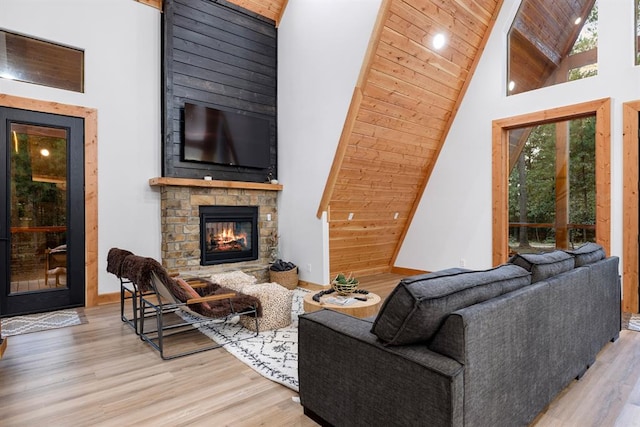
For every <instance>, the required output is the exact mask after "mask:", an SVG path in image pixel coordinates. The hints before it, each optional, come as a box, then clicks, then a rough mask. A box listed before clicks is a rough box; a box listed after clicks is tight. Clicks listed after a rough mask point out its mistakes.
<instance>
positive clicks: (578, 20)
mask: <svg viewBox="0 0 640 427" xmlns="http://www.w3.org/2000/svg"><path fill="white" fill-rule="evenodd" d="M581 22H582V18H580V17H579V16H578V17H577V18H576V20H575V21H573V23H574V24H576V25H578V24H579V23H581Z"/></svg>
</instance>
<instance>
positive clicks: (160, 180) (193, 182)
mask: <svg viewBox="0 0 640 427" xmlns="http://www.w3.org/2000/svg"><path fill="white" fill-rule="evenodd" d="M149 185H150V186H152V187H164V186H174V187H207V188H242V189H245V190H268V191H282V184H269V183H266V182H264V183H263V182H243V181H216V180H212V181H206V180H204V179H188V178H169V177H156V178H151V179H149Z"/></svg>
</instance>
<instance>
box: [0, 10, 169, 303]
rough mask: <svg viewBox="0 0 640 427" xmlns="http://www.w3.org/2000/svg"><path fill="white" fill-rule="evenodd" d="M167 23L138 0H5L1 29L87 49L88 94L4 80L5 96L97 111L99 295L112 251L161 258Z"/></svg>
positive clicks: (112, 286) (108, 285)
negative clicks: (158, 181)
mask: <svg viewBox="0 0 640 427" xmlns="http://www.w3.org/2000/svg"><path fill="white" fill-rule="evenodd" d="M160 18H161V14H160V12H159V11H158V10H157V9H154V8H151V7H149V6H145V5H143V4H141V3H137V2H135V1H133V0H56V1H50V0H0V28H2V29H5V30H7V31H11V32H15V33H21V34H25V35H29V36H33V37H36V38H40V39H44V40H47V41H51V42H55V43H59V44H63V45H67V46H72V47H75V48H79V49H83V50H84V52H85V74H84V75H85V92H84V93H76V92H71V91H66V90H60V89H53V88H48V87H44V86H39V85H34V84H29V83H23V82H18V81H11V80H7V79H0V93H4V94H9V95H13V96H19V97H24V98H31V99H36V100H42V101H48V102H59V103H62V104H69V105H77V106H83V107H89V108H94V109H96V110H97V112H98V261H99V263H98V293H99V294H105V293H112V292H118V291H119V282H118V281H117V280H116V278H115V277H114V276H112V275H110V274H108V273H106V271H105V269H106V259H107V252H108V250H109V248H111V247H114V246H117V247H121V248H126V249H129V250H132V251H134V252H135V253H138V254H141V255H142V254H144V255H146V256H151V257H155V258H156V259H160V197H159V194H158V192H157V190H153V189H152V188H151V187H149V185H148V180H149V178H151V177H156V176H160V165H161V162H160V147H161V136H160V129H161V128H160V88H161V85H160V64H161V62H160V34H161V33H160Z"/></svg>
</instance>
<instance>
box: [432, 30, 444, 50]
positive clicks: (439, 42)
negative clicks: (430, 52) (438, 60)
mask: <svg viewBox="0 0 640 427" xmlns="http://www.w3.org/2000/svg"><path fill="white" fill-rule="evenodd" d="M445 41H446V40H445V38H444V34H442V33H438V34H436V35H435V37H434V38H433V47H434V48H435V49H442V47H443V46H444V43H445Z"/></svg>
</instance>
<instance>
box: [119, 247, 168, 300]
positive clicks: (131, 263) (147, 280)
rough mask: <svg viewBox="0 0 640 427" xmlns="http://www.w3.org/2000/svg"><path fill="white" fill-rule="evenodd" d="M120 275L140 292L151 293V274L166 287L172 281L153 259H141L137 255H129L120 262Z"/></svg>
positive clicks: (160, 265)
mask: <svg viewBox="0 0 640 427" xmlns="http://www.w3.org/2000/svg"><path fill="white" fill-rule="evenodd" d="M120 272H121V275H122V277H124V278H127V279H129V280H131V281H132V282H133V283H134V284H135V285H136V286H137V287H138V289H139V290H140V292H149V291H153V285H152V283H151V281H152V280H153V276H152V274H154V273H155V275H156V276H157V277H158V279H160V281H161V282H162V283H163V284H164V285H165V286H167V287H169V286H170V283H171V282H173V279H172V278H171V277H169V275H168V274H167V270H165V268H164V267H163V266H162V264H160V263H159V262H158V261H156V260H155V259H153V258H148V257H141V256H138V255H129V256H127V257H125V258H124V260H123V261H122V267H121V270H120Z"/></svg>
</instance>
